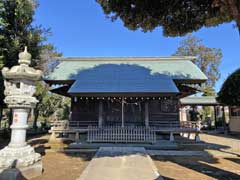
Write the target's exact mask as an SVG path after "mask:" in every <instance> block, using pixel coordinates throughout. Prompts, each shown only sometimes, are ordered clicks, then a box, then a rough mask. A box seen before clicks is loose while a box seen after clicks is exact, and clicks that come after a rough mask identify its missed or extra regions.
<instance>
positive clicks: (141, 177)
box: [78, 147, 163, 180]
mask: <svg viewBox="0 0 240 180" xmlns="http://www.w3.org/2000/svg"><path fill="white" fill-rule="evenodd" d="M96 179H97V180H156V179H158V180H163V178H162V177H161V176H160V175H159V173H158V171H157V168H156V166H155V164H154V163H153V161H152V159H151V158H150V156H149V155H148V154H147V152H146V150H145V148H143V147H100V149H99V150H98V152H97V153H96V155H95V157H94V158H93V159H92V160H91V161H90V163H89V164H88V166H87V168H86V169H85V170H84V171H83V173H82V174H81V176H80V177H79V178H78V180H96Z"/></svg>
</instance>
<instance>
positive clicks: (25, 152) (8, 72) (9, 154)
mask: <svg viewBox="0 0 240 180" xmlns="http://www.w3.org/2000/svg"><path fill="white" fill-rule="evenodd" d="M18 63H19V65H17V66H13V67H12V68H10V69H9V68H6V67H4V68H3V69H2V75H3V77H4V86H5V91H4V94H5V96H6V97H5V99H4V102H5V103H6V104H7V106H8V108H11V109H12V111H13V120H12V125H11V126H10V128H11V129H12V131H11V140H10V143H9V144H8V146H6V147H5V148H3V149H2V150H1V151H0V179H19V177H24V178H26V179H30V178H33V177H36V176H39V175H41V173H42V162H41V155H40V154H38V153H36V152H35V151H34V149H33V148H32V147H31V146H30V145H27V143H26V130H27V128H28V125H27V119H28V115H29V112H30V109H31V108H34V107H35V105H36V103H37V102H38V101H37V99H36V98H35V97H33V94H34V92H35V88H36V84H35V83H36V81H38V80H40V79H41V76H42V72H41V71H40V70H35V69H34V68H32V67H29V65H30V63H31V54H29V53H28V52H27V48H26V47H25V50H24V52H21V53H20V54H19V60H18Z"/></svg>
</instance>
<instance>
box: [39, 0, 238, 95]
mask: <svg viewBox="0 0 240 180" xmlns="http://www.w3.org/2000/svg"><path fill="white" fill-rule="evenodd" d="M39 5H40V6H39V7H38V9H37V11H36V15H35V23H36V24H42V25H43V27H46V28H51V31H52V33H53V35H52V36H51V37H49V42H51V43H53V44H54V45H55V46H56V47H57V50H58V51H60V52H62V53H63V55H64V56H67V57H69V56H90V57H91V56H170V55H171V54H173V53H174V52H175V50H176V48H177V47H178V45H179V42H180V41H181V40H182V39H183V38H184V37H176V38H167V37H163V35H162V31H161V28H157V29H156V30H154V31H153V32H149V33H143V32H141V31H130V30H128V29H126V28H125V27H124V26H123V23H122V22H121V21H120V20H118V21H115V22H114V23H113V22H111V21H110V20H109V19H107V18H106V17H105V15H104V14H103V11H102V9H101V7H100V6H99V4H98V3H96V2H95V0H80V1H79V0H68V1H67V0H50V1H48V0H39ZM193 34H194V35H196V36H197V37H199V38H201V39H203V42H204V44H205V45H206V46H208V47H214V48H220V49H222V52H223V59H222V64H221V66H220V73H221V78H220V79H219V81H218V82H217V85H216V89H217V90H219V88H220V87H221V84H222V82H223V80H224V79H226V77H227V76H228V75H229V74H230V73H231V72H233V71H234V70H235V69H237V68H239V67H240V36H239V34H238V31H237V29H236V28H234V24H233V23H228V24H223V25H220V26H217V27H214V28H202V29H201V30H200V31H198V32H195V33H193Z"/></svg>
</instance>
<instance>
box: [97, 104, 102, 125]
mask: <svg viewBox="0 0 240 180" xmlns="http://www.w3.org/2000/svg"><path fill="white" fill-rule="evenodd" d="M102 126H103V102H102V101H101V100H100V101H99V111H98V127H99V128H101V127H102Z"/></svg>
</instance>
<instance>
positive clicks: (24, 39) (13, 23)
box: [0, 0, 61, 111]
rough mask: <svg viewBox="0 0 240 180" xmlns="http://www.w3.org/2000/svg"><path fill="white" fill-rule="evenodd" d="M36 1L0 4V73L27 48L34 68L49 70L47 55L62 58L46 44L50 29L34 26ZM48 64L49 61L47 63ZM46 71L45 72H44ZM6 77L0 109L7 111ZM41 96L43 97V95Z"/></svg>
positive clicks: (3, 0) (8, 0)
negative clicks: (5, 106) (5, 103)
mask: <svg viewBox="0 0 240 180" xmlns="http://www.w3.org/2000/svg"><path fill="white" fill-rule="evenodd" d="M37 6H38V4H37V1H34V0H0V70H1V69H2V68H3V66H6V67H9V68H10V67H12V66H14V65H17V63H18V54H19V52H20V51H22V50H23V49H24V46H27V47H28V51H29V52H30V53H31V55H32V64H31V65H32V66H34V67H35V68H38V69H42V70H44V71H45V70H46V66H44V64H46V63H48V62H46V59H44V58H42V56H44V55H46V54H47V55H48V56H55V55H56V56H60V55H61V54H59V53H57V52H56V50H55V48H54V46H53V45H52V44H48V43H47V42H46V40H47V36H49V35H50V30H49V29H44V28H42V26H41V25H39V26H34V25H33V24H32V23H33V21H34V19H33V16H34V12H35V10H36V8H37ZM47 60H48V61H49V60H50V59H47ZM44 67H45V68H44ZM3 92H4V85H3V77H2V74H1V75H0V109H1V111H2V108H3V107H4V102H3V99H4V93H3ZM42 94H44V93H43V92H42Z"/></svg>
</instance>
